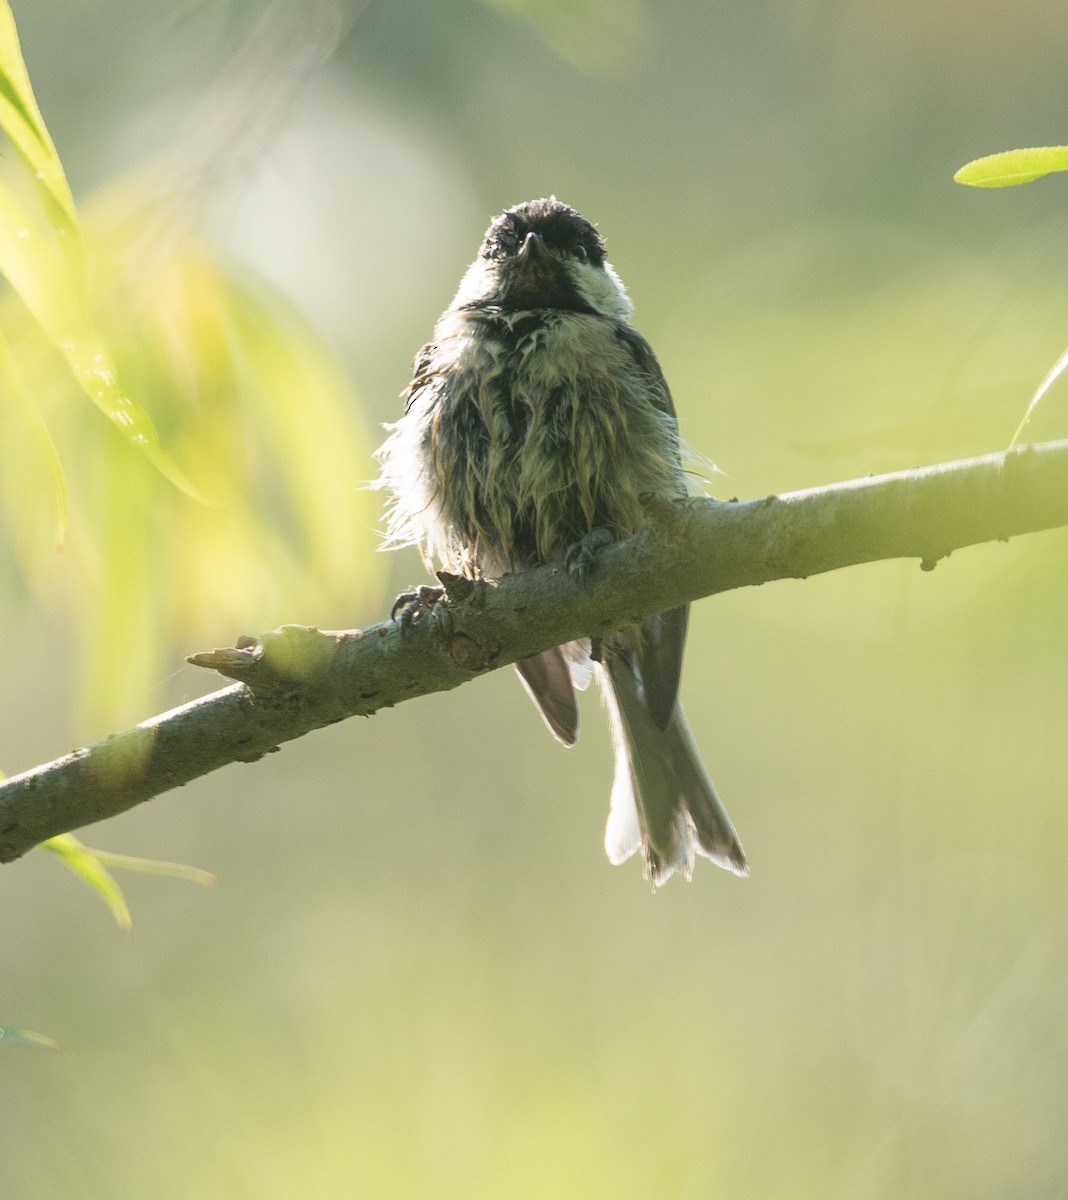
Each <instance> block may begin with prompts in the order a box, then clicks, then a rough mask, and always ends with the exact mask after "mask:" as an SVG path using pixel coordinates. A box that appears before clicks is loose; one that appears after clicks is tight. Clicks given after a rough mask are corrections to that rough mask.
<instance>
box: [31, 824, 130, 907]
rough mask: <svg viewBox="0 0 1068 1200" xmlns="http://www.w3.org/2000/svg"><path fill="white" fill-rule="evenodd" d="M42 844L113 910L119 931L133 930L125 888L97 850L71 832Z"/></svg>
mask: <svg viewBox="0 0 1068 1200" xmlns="http://www.w3.org/2000/svg"><path fill="white" fill-rule="evenodd" d="M41 845H42V846H44V848H45V849H46V850H51V851H52V853H53V854H56V855H58V856H59V857H60V858H61V859H62V860H63V862H64V863H66V865H67V866H68V867H70V869H71V870H72V871H73V872H74V874H75V875H77V876H78V878H79V879H80V880H82V882H83V883H87V884H88V885H89V886H90V887H91V888H92V889H93V891H94V892H96V893H97V895H98V896H100V897H101V899H102V900H103V901H104V903H105V904H106V905H107V906H108V908H110V909H111V915H112V916H113V917H114V918H115V921H116V923H117V924H118V926H119V928H120V929H122V930H124V931H125V930H129V929H130V928H131V927H132V925H133V921H132V919H131V917H130V910H129V908H128V907H127V905H126V898H125V897H124V896H123V894H122V889H121V888H120V887H119V885H118V884H117V883H116V882H115V880H114V878H113V877H112V875H111V872H110V871H108V869H107V868H106V867H105V866H104V865H103V864H102V863H101V861H100V859H99V858H98V857H97V856H96V853H95V852H94V851H92V850H90V849H89V848H88V847H86V846H83V845H82V844H81V842H79V841H78V839H77V838H76V837H75V836H74V835H73V834H70V833H61V834H60V835H59V837H54V838H49V839H48V841H47V842H42V843H41Z"/></svg>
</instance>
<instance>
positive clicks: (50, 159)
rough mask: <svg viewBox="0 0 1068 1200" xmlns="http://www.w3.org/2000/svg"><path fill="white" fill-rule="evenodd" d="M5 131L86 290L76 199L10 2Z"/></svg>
mask: <svg viewBox="0 0 1068 1200" xmlns="http://www.w3.org/2000/svg"><path fill="white" fill-rule="evenodd" d="M0 128H2V129H3V131H4V132H5V133H6V134H7V136H8V137H9V138H10V139H11V144H12V145H13V146H14V147H15V149H16V150H17V151H18V153H19V155H20V156H21V158H22V160H23V162H24V163H25V164H26V166H27V167H28V168H29V170H30V173H31V174H32V175H33V178H34V181H35V182H36V184H37V190H38V192H39V194H40V196H41V199H42V202H43V204H44V208H45V212H46V213H47V215H48V219H49V222H50V223H51V225H52V227H53V228H54V229H55V231H56V236H57V237H58V238H59V241H60V245H61V246H62V247H63V253H64V255H65V257H66V259H67V264H68V267H69V268H70V270H71V271H72V273H73V274H74V275H75V276H76V277H77V279H78V281H79V286H80V285H81V283H82V282H83V281H84V278H85V258H84V253H83V250H82V239H81V234H80V233H79V231H78V218H77V215H76V213H75V210H74V199H73V197H72V196H71V192H70V187H69V186H68V184H67V177H66V175H65V174H64V173H63V165H62V163H61V162H60V161H59V155H58V154H57V153H56V148H55V145H54V144H53V142H52V139H51V137H50V136H49V133H48V129H47V127H46V126H45V123H44V120H43V119H42V117H41V112H40V109H38V107H37V101H36V99H35V98H34V95H33V88H32V87H31V86H30V77H29V74H28V73H27V71H26V64H25V62H23V59H22V51H21V49H20V48H19V38H18V33H17V31H16V29H15V18H14V17H13V16H12V13H11V6H10V5H9V4H8V2H7V0H0Z"/></svg>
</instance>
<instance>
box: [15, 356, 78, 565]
mask: <svg viewBox="0 0 1068 1200" xmlns="http://www.w3.org/2000/svg"><path fill="white" fill-rule="evenodd" d="M0 394H2V395H6V396H7V397H8V398H9V399H10V400H11V401H12V403H13V404H14V405H15V408H16V409H18V412H19V415H20V416H21V417H22V419H23V421H24V422H25V424H26V427H27V429H28V430H29V432H30V436H31V437H32V438H33V440H34V442H35V443H36V445H37V449H38V450H39V451H40V453H41V456H42V457H43V458H44V460H45V463H46V464H47V466H48V471H49V474H50V475H51V476H52V484H53V486H54V488H55V497H56V509H57V512H56V549H57V550H62V549H63V543H64V540H65V538H66V533H67V511H68V505H67V477H66V475H65V473H64V471H63V464H62V462H61V461H60V458H59V451H58V450H57V449H56V444H55V442H54V441H53V440H52V435H51V433H49V431H48V426H47V425H46V424H45V419H44V417H43V416H42V415H41V410H40V408H38V406H37V404H36V402H35V401H34V399H33V397H32V396H31V395H30V394H29V392H28V391H27V390H26V385H25V384H24V383H23V382H22V376H21V375H20V374H19V372H18V369H17V368H16V366H15V362H14V359H13V358H12V355H11V347H10V346H9V345H8V343H7V339H6V338H5V337H4V336H3V334H0Z"/></svg>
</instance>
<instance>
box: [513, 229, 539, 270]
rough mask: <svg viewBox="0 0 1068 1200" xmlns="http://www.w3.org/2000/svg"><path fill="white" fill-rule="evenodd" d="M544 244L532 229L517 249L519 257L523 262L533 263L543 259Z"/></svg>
mask: <svg viewBox="0 0 1068 1200" xmlns="http://www.w3.org/2000/svg"><path fill="white" fill-rule="evenodd" d="M544 255H545V243H544V242H543V241H542V240H541V238H540V237H538V235H537V234H536V233H535V232H534V230H533V229H532V230H531V231H530V232H529V233H528V234H527V236H526V237H525V238H524V239H523V244H522V246H520V247H519V257H520V258H521V259H523V260H524V261H528V262H529V261H533V260H537V259H540V258H542V257H544Z"/></svg>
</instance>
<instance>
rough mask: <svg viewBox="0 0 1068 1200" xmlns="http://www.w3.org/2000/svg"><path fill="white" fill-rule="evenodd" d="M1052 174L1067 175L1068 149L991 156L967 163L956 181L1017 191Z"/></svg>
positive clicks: (1012, 152) (1058, 147)
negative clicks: (1015, 187)
mask: <svg viewBox="0 0 1068 1200" xmlns="http://www.w3.org/2000/svg"><path fill="white" fill-rule="evenodd" d="M1053 171H1068V146H1036V147H1034V148H1032V149H1030V150H1005V151H1003V152H1002V153H1000V154H988V155H987V156H986V157H985V158H976V159H974V160H973V161H972V162H970V163H965V165H964V166H963V167H961V169H960V170H959V171H958V172H957V173H956V175H954V176H953V178H954V180H955V181H956V182H957V183H963V184H967V185H968V186H969V187H988V188H997V187H1014V186H1015V185H1016V184H1018V183H1030V182H1031V180H1032V179H1041V177H1042V176H1043V175H1049V174H1050V173H1051V172H1053Z"/></svg>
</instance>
